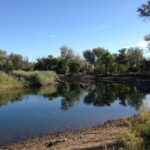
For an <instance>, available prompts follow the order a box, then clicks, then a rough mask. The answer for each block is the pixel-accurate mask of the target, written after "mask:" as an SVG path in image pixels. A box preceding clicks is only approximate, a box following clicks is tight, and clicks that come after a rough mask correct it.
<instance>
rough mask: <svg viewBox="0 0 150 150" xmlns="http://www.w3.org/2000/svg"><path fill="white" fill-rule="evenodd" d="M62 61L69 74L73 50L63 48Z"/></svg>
mask: <svg viewBox="0 0 150 150" xmlns="http://www.w3.org/2000/svg"><path fill="white" fill-rule="evenodd" d="M60 51H61V59H62V60H63V63H62V65H63V66H64V67H63V68H64V70H65V74H66V75H67V73H68V72H69V62H70V61H71V60H72V59H73V57H74V55H73V50H72V49H71V48H69V47H67V46H62V47H61V48H60Z"/></svg>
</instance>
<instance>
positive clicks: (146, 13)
mask: <svg viewBox="0 0 150 150" xmlns="http://www.w3.org/2000/svg"><path fill="white" fill-rule="evenodd" d="M137 11H138V12H139V14H140V16H141V17H150V0H149V1H148V3H147V4H142V5H141V6H140V7H139V8H138V10H137Z"/></svg>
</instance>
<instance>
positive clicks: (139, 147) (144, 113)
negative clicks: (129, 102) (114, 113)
mask: <svg viewBox="0 0 150 150" xmlns="http://www.w3.org/2000/svg"><path fill="white" fill-rule="evenodd" d="M127 123H128V125H129V130H127V131H126V132H124V133H123V135H122V143H123V145H124V148H122V149H123V150H126V149H128V150H149V149H150V111H148V110H144V109H142V110H141V113H140V114H139V115H138V116H136V117H129V118H127Z"/></svg>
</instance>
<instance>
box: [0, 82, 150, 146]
mask: <svg viewBox="0 0 150 150" xmlns="http://www.w3.org/2000/svg"><path fill="white" fill-rule="evenodd" d="M149 98H150V96H149V94H148V93H144V92H142V91H139V90H138V89H137V88H136V87H130V86H127V85H123V84H108V83H107V84H106V83H98V84H94V83H91V84H85V83H76V84H75V83H63V84H60V85H51V86H48V87H42V88H40V89H28V90H16V91H9V92H8V91H7V92H4V91H3V92H0V144H1V145H2V144H9V143H12V142H18V141H21V140H25V139H28V138H33V137H36V136H41V135H47V134H51V133H55V132H59V131H64V130H70V129H77V128H83V127H90V126H94V125H96V124H99V123H102V122H105V121H107V120H113V119H119V118H122V117H125V116H129V115H134V114H137V113H138V111H139V109H140V107H141V106H142V105H143V103H144V104H148V103H149V102H150V101H149ZM147 106H148V105H147Z"/></svg>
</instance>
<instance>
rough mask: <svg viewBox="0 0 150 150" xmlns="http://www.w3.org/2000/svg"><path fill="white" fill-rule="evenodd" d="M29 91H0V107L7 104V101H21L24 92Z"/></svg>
mask: <svg viewBox="0 0 150 150" xmlns="http://www.w3.org/2000/svg"><path fill="white" fill-rule="evenodd" d="M27 93H29V91H28V90H15V91H9V92H8V91H6V92H5V91H3V92H0V107H2V106H4V105H7V104H8V102H11V103H14V102H17V101H21V100H22V99H23V96H24V95H25V94H27Z"/></svg>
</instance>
